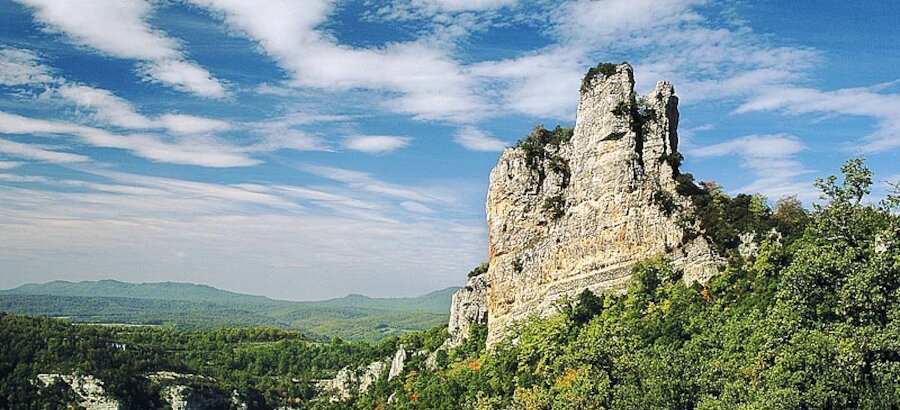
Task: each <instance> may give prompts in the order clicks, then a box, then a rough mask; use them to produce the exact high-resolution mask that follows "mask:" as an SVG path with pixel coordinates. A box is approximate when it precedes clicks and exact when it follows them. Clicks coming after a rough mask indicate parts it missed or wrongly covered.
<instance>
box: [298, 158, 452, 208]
mask: <svg viewBox="0 0 900 410" xmlns="http://www.w3.org/2000/svg"><path fill="white" fill-rule="evenodd" d="M302 169H303V170H304V171H306V172H309V173H310V174H313V175H317V176H319V177H322V178H327V179H330V180H333V181H339V182H343V183H344V184H346V185H347V186H348V187H350V188H352V189H355V190H360V191H364V192H368V193H371V194H376V195H379V196H383V197H390V198H397V199H403V200H409V201H417V202H436V201H440V202H451V201H452V200H451V199H448V198H446V196H445V195H443V194H439V193H436V192H430V191H427V190H425V189H423V188H416V187H408V186H403V185H397V184H391V183H388V182H384V181H381V180H378V179H377V178H375V177H373V176H372V175H370V174H368V173H365V172H359V171H352V170H349V169H343V168H338V167H328V166H313V165H308V166H304V167H303V168H302Z"/></svg>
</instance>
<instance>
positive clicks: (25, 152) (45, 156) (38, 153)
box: [0, 139, 90, 164]
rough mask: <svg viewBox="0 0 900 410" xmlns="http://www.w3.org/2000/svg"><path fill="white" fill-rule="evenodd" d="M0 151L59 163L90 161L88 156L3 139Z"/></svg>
mask: <svg viewBox="0 0 900 410" xmlns="http://www.w3.org/2000/svg"><path fill="white" fill-rule="evenodd" d="M0 153H3V154H6V155H10V156H13V157H17V158H23V159H31V160H35V161H43V162H52V163H60V164H66V163H74V162H87V161H90V158H88V157H85V156H83V155H78V154H72V153H68V152H60V151H54V150H51V149H49V148H47V147H45V146H42V145H36V144H23V143H21V142H15V141H10V140H5V139H0Z"/></svg>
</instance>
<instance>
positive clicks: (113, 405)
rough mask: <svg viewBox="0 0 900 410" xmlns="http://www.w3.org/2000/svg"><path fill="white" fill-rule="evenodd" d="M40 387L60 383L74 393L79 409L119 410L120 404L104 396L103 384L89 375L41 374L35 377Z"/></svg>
mask: <svg viewBox="0 0 900 410" xmlns="http://www.w3.org/2000/svg"><path fill="white" fill-rule="evenodd" d="M37 379H38V382H40V383H41V385H42V386H44V387H46V386H50V385H52V384H53V383H56V382H57V381H61V382H63V383H65V384H67V385H69V387H71V388H72V391H73V392H74V393H75V397H77V398H78V406H79V408H84V409H87V410H119V409H121V408H122V406H121V404H119V402H118V401H117V400H116V399H113V398H111V397H109V396H107V394H106V390H105V389H104V388H103V382H102V381H100V380H99V379H97V378H96V377H94V376H91V375H80V374H55V373H42V374H39V375H37Z"/></svg>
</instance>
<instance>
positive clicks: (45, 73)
mask: <svg viewBox="0 0 900 410" xmlns="http://www.w3.org/2000/svg"><path fill="white" fill-rule="evenodd" d="M52 80H53V76H52V75H51V74H50V69H49V68H48V67H47V66H45V65H43V64H42V63H41V62H40V58H38V56H37V55H36V54H34V53H33V52H31V51H28V50H21V49H16V48H0V84H3V85H7V86H12V85H22V84H41V83H48V82H50V81H52Z"/></svg>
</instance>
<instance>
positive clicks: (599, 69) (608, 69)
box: [581, 63, 616, 94]
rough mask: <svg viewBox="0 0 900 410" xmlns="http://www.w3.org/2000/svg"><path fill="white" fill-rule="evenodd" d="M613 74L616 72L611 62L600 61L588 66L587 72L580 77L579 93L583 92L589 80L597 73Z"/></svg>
mask: <svg viewBox="0 0 900 410" xmlns="http://www.w3.org/2000/svg"><path fill="white" fill-rule="evenodd" d="M614 74H616V65H615V64H612V63H600V64H597V65H596V66H594V67H591V68H589V69H588V71H587V73H585V74H584V78H582V79H581V93H582V94H584V93H585V92H586V91H587V90H588V88H590V86H591V82H593V81H594V79H595V78H597V76H598V75H603V76H605V77H609V76H611V75H614Z"/></svg>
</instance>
